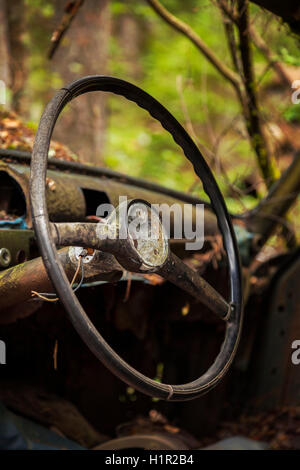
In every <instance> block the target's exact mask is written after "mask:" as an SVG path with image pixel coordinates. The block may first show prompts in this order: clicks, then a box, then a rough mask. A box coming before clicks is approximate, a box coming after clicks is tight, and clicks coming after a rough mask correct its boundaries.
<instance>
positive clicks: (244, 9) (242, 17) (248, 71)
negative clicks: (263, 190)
mask: <svg viewBox="0 0 300 470" xmlns="http://www.w3.org/2000/svg"><path fill="white" fill-rule="evenodd" d="M237 5H238V13H239V20H238V31H239V40H240V52H241V61H242V66H243V78H244V85H245V90H246V94H247V99H248V103H247V104H248V119H247V121H246V125H247V129H248V133H249V136H250V139H251V143H252V146H253V148H254V150H255V153H256V155H257V160H258V164H259V167H260V170H261V172H262V175H263V177H264V179H265V182H266V184H267V186H268V187H270V186H272V184H273V183H274V182H275V180H276V179H277V178H278V177H279V176H280V173H279V170H277V168H276V162H275V159H274V158H273V157H272V156H271V155H270V153H269V147H268V143H267V141H266V138H265V135H264V133H263V129H262V126H261V122H260V115H259V108H258V104H257V97H256V90H255V77H254V71H253V63H252V55H251V48H250V41H249V12H248V0H238V1H237Z"/></svg>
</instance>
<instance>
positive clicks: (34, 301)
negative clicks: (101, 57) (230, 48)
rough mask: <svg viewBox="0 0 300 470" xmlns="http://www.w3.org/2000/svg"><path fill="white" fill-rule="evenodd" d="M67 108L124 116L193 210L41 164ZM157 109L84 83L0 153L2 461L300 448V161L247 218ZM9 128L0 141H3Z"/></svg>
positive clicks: (119, 91)
mask: <svg viewBox="0 0 300 470" xmlns="http://www.w3.org/2000/svg"><path fill="white" fill-rule="evenodd" d="M70 3H72V4H73V3H74V4H76V2H70ZM148 3H149V4H152V3H153V4H154V6H155V8H156V10H157V11H158V13H159V14H160V16H162V15H163V11H160V9H159V8H160V7H159V6H157V4H158V5H159V2H156V1H154V2H151V1H150V2H148ZM175 3H176V2H175ZM238 3H242V2H238ZM257 3H260V2H257ZM270 3H271V2H270ZM274 3H275V2H274ZM224 4H226V5H227V2H224ZM228 4H231V2H229V3H228ZM0 78H1V77H0ZM82 95H89V96H90V95H92V96H94V95H95V96H96V95H97V96H98V95H101V96H102V95H103V96H104V95H113V96H114V99H116V100H121V101H120V103H121V104H120V106H122V103H124V102H126V103H127V104H128V102H129V103H130V106H132V107H137V108H139V113H140V115H141V116H144V115H147V119H148V118H149V119H151V120H152V121H153V126H159V127H160V128H162V132H164V133H166V134H168V135H169V136H170V139H173V141H174V142H173V141H172V145H173V144H174V143H175V145H176V146H177V150H178V152H180V156H181V158H182V159H183V160H186V161H187V162H188V164H189V165H190V167H191V169H192V170H193V172H194V175H193V176H194V177H195V180H196V181H197V184H199V185H201V188H202V190H203V194H204V197H203V198H202V197H198V196H197V195H195V194H193V193H192V192H183V191H181V190H177V189H169V188H167V187H166V186H163V185H160V184H158V183H156V182H154V181H153V180H150V179H149V180H148V179H143V178H138V177H135V176H130V174H126V173H123V172H118V171H115V170H113V169H110V168H108V167H105V166H100V165H94V164H88V163H86V161H83V162H80V161H78V160H76V159H75V158H73V157H72V156H70V155H68V153H66V148H65V147H63V144H62V145H61V147H57V148H58V149H62V155H61V156H59V158H58V157H57V154H58V153H59V152H57V153H56V155H53V152H52V150H51V149H52V148H53V147H52V145H53V144H52V142H53V134H54V132H55V129H56V128H57V127H59V125H60V122H61V121H60V117H61V115H63V113H64V112H65V108H67V107H68V106H70V103H71V102H72V103H73V101H76V100H78V99H80V98H79V97H81V96H82ZM157 96H159V94H157ZM156 98H157V97H155V94H153V93H151V94H150V93H148V92H147V91H146V90H144V89H143V88H142V87H138V86H136V85H134V84H133V83H132V82H131V81H129V80H125V79H122V78H116V77H114V76H109V75H104V74H101V75H100V74H94V75H89V74H86V76H82V77H81V78H78V79H76V80H73V81H71V83H69V84H68V83H64V84H63V86H62V87H60V89H59V90H58V91H56V93H55V94H54V95H53V96H52V98H51V100H50V101H49V102H48V104H47V106H46V107H44V109H43V114H42V116H41V118H40V120H39V125H38V128H37V130H36V132H35V133H34V145H33V148H32V149H31V150H22V149H20V148H14V147H13V145H11V146H9V145H7V146H3V148H0V448H1V449H9V450H18V449H21V450H25V449H37V450H42V449H44V450H50V449H55V450H62V449H68V450H86V449H89V450H105V451H111V450H114V451H124V450H127V451H128V450H137V449H143V450H172V451H178V450H179V451H193V450H200V449H211V450H213V449H217V450H218V449H221V450H222V449H229V450H237V449H244V450H265V449H299V448H300V431H299V429H300V365H298V364H299V362H300V290H299V278H300V250H299V244H298V242H297V239H296V236H295V234H294V233H293V230H292V229H291V228H290V225H289V223H288V220H289V211H290V210H291V208H293V206H294V205H295V203H296V202H297V199H298V202H299V190H300V151H299V150H297V149H296V150H293V152H292V157H291V158H290V159H289V160H287V164H286V165H285V168H284V171H282V173H281V176H280V177H279V178H277V179H276V181H275V182H274V183H273V184H270V185H269V187H268V188H267V191H266V194H265V195H264V196H263V197H261V198H260V200H259V201H258V202H257V204H256V205H255V207H253V208H251V209H245V210H244V211H243V212H242V213H241V212H239V213H235V212H234V211H232V210H230V211H229V210H228V209H227V203H226V202H225V196H223V194H222V191H221V189H220V188H219V182H218V179H217V178H216V176H215V171H214V170H215V169H214V168H212V167H211V160H210V159H208V158H207V157H206V154H205V151H204V152H202V147H201V145H199V146H198V145H197V142H196V140H195V138H194V136H193V135H192V134H191V131H190V128H189V127H188V126H185V125H184V123H183V122H181V121H180V119H177V117H175V114H174V113H173V112H170V111H169V109H168V104H167V100H165V101H164V100H162V102H163V103H164V104H161V102H160V100H158V99H156ZM298 106H300V105H298ZM170 109H172V108H170ZM78 118H80V116H79V117H78ZM16 119H17V118H16V117H14V115H13V114H8V115H7V116H6V117H4V119H3V124H1V125H2V126H5V125H6V126H7V129H8V128H9V126H10V127H11V129H12V132H13V129H14V128H13V125H14V122H16ZM142 119H143V118H141V122H143V121H142ZM14 120H15V121H14ZM0 122H1V121H0ZM186 128H187V129H188V131H189V132H188V131H187V130H185V129H186ZM7 129H6V128H5V127H0V138H1V135H2V134H3V135H4V133H5V132H7ZM24 129H25V128H24ZM155 129H156V127H155ZM26 132H27V130H23V131H22V134H23V135H26ZM28 132H29V131H28ZM298 132H299V128H298ZM1 133H2V134H1ZM54 135H55V134H54ZM5 138H6V135H5ZM3 139H4V137H3ZM55 145H56V144H55ZM57 145H58V144H57ZM51 152H52V153H51ZM54 154H55V152H54ZM150 232H151V233H150ZM275 234H276V236H277V237H278V238H279V239H280V240H281V245H280V246H281V248H282V249H280V250H278V249H276V250H275V249H274V248H272V244H270V240H273V238H274V235H275ZM293 358H294V359H293ZM118 455H119V454H118ZM120 455H121V454H120ZM126 455H127V454H126ZM128 455H129V454H128ZM161 463H162V462H161Z"/></svg>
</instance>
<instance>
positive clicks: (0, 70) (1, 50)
mask: <svg viewBox="0 0 300 470" xmlns="http://www.w3.org/2000/svg"><path fill="white" fill-rule="evenodd" d="M0 80H2V81H3V82H4V84H5V87H7V88H9V87H10V86H11V71H10V62H9V36H8V23H7V8H6V0H0ZM0 104H1V103H0Z"/></svg>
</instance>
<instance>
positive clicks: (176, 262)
mask: <svg viewBox="0 0 300 470" xmlns="http://www.w3.org/2000/svg"><path fill="white" fill-rule="evenodd" d="M156 272H157V274H160V275H161V276H162V277H164V278H165V279H167V280H168V281H170V282H172V283H173V284H175V285H176V286H178V287H180V288H181V289H182V290H184V291H186V292H188V293H189V294H190V295H192V296H193V297H195V298H196V299H198V300H199V301H200V302H201V303H203V304H204V305H206V307H208V308H209V309H210V310H212V311H213V312H214V313H215V314H216V315H217V316H218V317H219V318H221V319H222V320H225V321H227V320H228V318H229V317H230V312H231V305H230V304H229V303H228V302H226V300H225V299H224V298H223V296H222V295H221V294H219V293H218V292H217V291H216V290H215V289H214V288H213V287H212V286H211V285H210V284H209V283H208V282H207V281H206V280H205V279H203V277H201V276H200V275H199V274H198V273H197V272H196V271H194V270H193V269H192V268H190V267H189V266H188V265H187V264H185V263H184V262H183V261H182V260H181V259H180V258H178V257H177V256H176V255H175V254H174V253H172V252H171V253H170V255H169V257H168V260H167V261H166V263H164V265H163V266H162V267H161V268H160V269H158V270H157V271H156Z"/></svg>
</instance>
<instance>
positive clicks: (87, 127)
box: [51, 0, 110, 165]
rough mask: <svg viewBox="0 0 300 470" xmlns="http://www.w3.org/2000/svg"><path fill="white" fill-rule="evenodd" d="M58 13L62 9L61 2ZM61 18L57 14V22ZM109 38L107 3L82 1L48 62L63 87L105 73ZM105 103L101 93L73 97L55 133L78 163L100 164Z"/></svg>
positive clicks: (107, 0)
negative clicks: (77, 80) (74, 155)
mask: <svg viewBox="0 0 300 470" xmlns="http://www.w3.org/2000/svg"><path fill="white" fill-rule="evenodd" d="M57 10H58V12H59V10H61V4H60V2H58V4H57ZM61 17H62V15H61V11H60V18H58V23H59V21H60V19H61ZM109 35H110V12H109V0H101V1H99V0H89V1H87V2H85V3H84V4H83V6H82V7H81V8H80V10H79V12H78V14H77V16H76V17H75V18H74V21H73V22H72V24H71V26H70V28H69V29H68V31H67V33H66V35H65V37H64V39H63V41H62V43H61V44H60V45H59V48H58V50H57V51H56V53H55V56H54V58H53V59H52V61H51V68H52V70H54V71H57V72H59V74H60V76H61V77H62V80H63V83H64V84H67V83H69V82H71V81H73V80H75V79H77V78H79V77H82V76H83V75H93V74H100V75H103V74H105V73H106V72H107V51H108V39H109ZM106 101H107V96H106V95H105V94H104V93H100V92H95V93H89V94H87V95H84V96H81V97H79V98H76V99H75V100H74V101H73V102H72V103H71V104H70V105H68V107H67V109H68V110H67V112H66V113H64V114H63V115H62V117H61V119H60V122H59V123H58V125H57V128H56V131H55V138H56V139H58V140H60V141H61V142H62V143H65V144H66V145H68V146H69V147H70V148H71V149H72V150H73V151H74V152H75V153H76V154H78V155H79V157H80V160H81V161H84V162H90V163H93V164H94V165H97V164H98V165H99V164H101V163H102V156H103V149H104V144H105V130H106V121H107V115H106V114H107V113H106Z"/></svg>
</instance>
